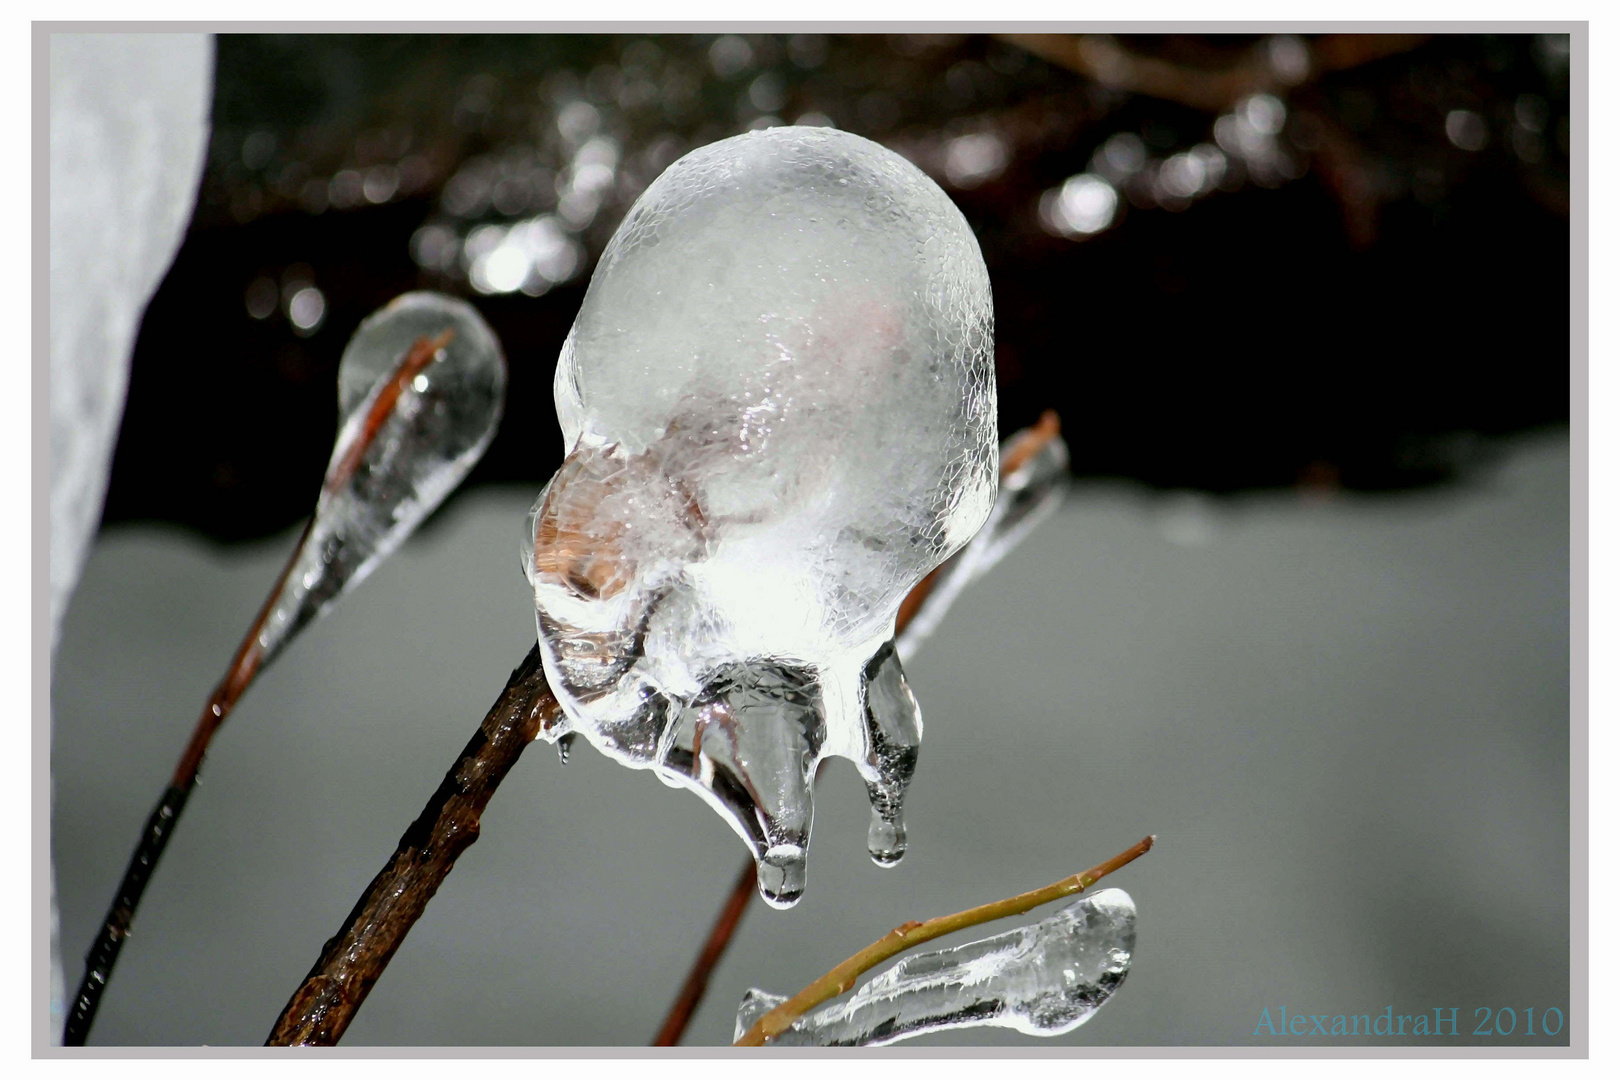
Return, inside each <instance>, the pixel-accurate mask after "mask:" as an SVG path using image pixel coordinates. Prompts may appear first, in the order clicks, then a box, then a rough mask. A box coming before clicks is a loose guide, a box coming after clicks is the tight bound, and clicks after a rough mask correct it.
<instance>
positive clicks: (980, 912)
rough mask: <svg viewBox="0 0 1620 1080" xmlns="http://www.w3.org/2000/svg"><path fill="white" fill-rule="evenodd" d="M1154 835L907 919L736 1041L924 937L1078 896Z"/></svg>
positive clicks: (786, 1019)
mask: <svg viewBox="0 0 1620 1080" xmlns="http://www.w3.org/2000/svg"><path fill="white" fill-rule="evenodd" d="M1153 839H1154V838H1153V837H1151V836H1147V837H1143V838H1142V840H1141V841H1140V842H1138V843H1137V844H1135V845H1133V846H1132V847H1130V848H1128V849H1126V850H1125V851H1122V852H1120V853H1119V854H1118V855H1115V856H1114V857H1113V858H1112V859H1109V860H1108V861H1106V862H1101V863H1098V864H1097V865H1096V866H1093V867H1092V868H1091V869H1090V870H1087V871H1085V872H1083V873H1079V874H1075V875H1073V876H1072V877H1066V878H1064V879H1063V880H1062V881H1056V882H1053V883H1052V884H1051V885H1048V886H1046V887H1045V888H1042V889H1034V890H1032V891H1030V892H1026V893H1020V894H1019V895H1018V896H1010V897H1008V898H1007V899H1005V900H996V901H994V902H993V903H989V904H981V905H979V906H978V907H975V908H969V909H968V910H966V911H959V912H957V913H956V914H954V915H942V916H940V917H938V918H934V919H929V920H928V921H927V922H908V923H902V924H900V925H899V926H897V927H895V928H894V929H893V930H891V931H889V932H888V933H887V934H885V935H883V936H882V937H881V938H879V939H878V940H876V941H874V942H873V943H872V944H870V945H868V946H867V947H866V948H864V949H862V950H861V951H860V952H858V953H856V954H855V955H854V956H851V957H850V958H849V959H848V960H845V961H844V962H843V963H841V964H839V965H838V966H837V967H835V968H833V969H832V970H831V971H829V972H827V974H825V975H823V976H822V977H821V978H819V979H817V980H816V981H815V982H813V983H811V984H810V985H809V986H806V987H805V988H804V989H803V990H800V991H799V992H798V993H797V994H795V995H793V996H792V997H791V998H789V999H788V1000H787V1001H785V1002H783V1003H782V1004H780V1005H778V1006H777V1007H776V1008H774V1009H772V1010H771V1011H770V1012H768V1013H766V1014H765V1015H764V1016H762V1017H760V1018H759V1020H758V1021H757V1022H756V1023H755V1024H754V1026H753V1027H751V1028H749V1029H748V1030H747V1031H746V1032H744V1033H743V1036H742V1038H740V1039H738V1040H737V1041H736V1043H735V1044H734V1045H736V1046H764V1045H765V1044H766V1043H767V1042H768V1041H770V1040H771V1039H772V1038H774V1037H775V1036H777V1035H779V1034H781V1033H782V1032H784V1031H786V1030H787V1029H788V1028H789V1027H791V1026H792V1025H793V1022H794V1021H795V1020H797V1019H798V1018H799V1017H801V1016H803V1015H804V1014H805V1013H806V1012H809V1011H810V1010H811V1009H813V1008H815V1007H816V1006H817V1005H820V1004H821V1003H822V1002H824V1001H830V1000H831V999H833V998H835V997H837V996H838V995H839V994H842V993H844V992H846V991H848V990H849V989H850V988H851V987H853V986H854V985H855V981H856V980H857V979H859V978H860V977H861V976H862V975H863V974H865V973H866V972H868V971H870V970H872V969H873V968H874V967H876V966H877V965H879V964H881V963H883V962H884V961H885V960H888V959H889V958H890V957H892V956H896V955H898V954H900V953H902V952H905V951H906V950H907V949H909V948H912V947H913V946H915V945H921V944H922V943H923V942H925V941H932V940H934V939H935V938H938V937H944V936H945V935H946V934H952V933H955V932H956V931H958V930H965V929H967V928H968V927H970V926H978V925H979V924H980V923H986V922H990V921H991V920H993V919H1004V918H1006V917H1007V916H1009V915H1022V914H1023V913H1024V912H1026V911H1030V910H1032V909H1034V908H1037V907H1040V906H1041V905H1042V904H1049V903H1051V902H1052V901H1053V900H1061V899H1062V898H1063V897H1065V896H1073V895H1074V894H1075V893H1078V892H1082V891H1084V890H1086V889H1088V888H1090V887H1091V886H1092V885H1094V884H1096V883H1097V882H1098V881H1100V880H1102V879H1103V878H1104V877H1106V876H1107V875H1109V874H1111V873H1113V872H1114V871H1115V870H1118V869H1119V868H1120V867H1122V866H1124V865H1125V864H1126V863H1129V862H1131V861H1133V860H1135V859H1136V858H1138V857H1139V856H1142V855H1145V854H1146V853H1147V852H1148V850H1149V849H1150V848H1152V847H1153Z"/></svg>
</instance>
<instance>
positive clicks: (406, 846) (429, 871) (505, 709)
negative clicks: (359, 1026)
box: [265, 645, 562, 1046]
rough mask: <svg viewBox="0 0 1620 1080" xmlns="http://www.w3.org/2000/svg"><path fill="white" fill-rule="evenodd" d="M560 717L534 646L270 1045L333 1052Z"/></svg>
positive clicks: (296, 994) (289, 1010) (298, 995)
mask: <svg viewBox="0 0 1620 1080" xmlns="http://www.w3.org/2000/svg"><path fill="white" fill-rule="evenodd" d="M561 713H562V710H561V708H560V707H559V706H558V704H557V699H556V697H554V696H553V695H552V693H551V689H550V688H549V687H548V686H547V685H546V677H545V672H544V671H543V670H542V669H541V666H540V648H539V646H538V645H536V646H534V647H532V648H531V649H530V650H529V655H528V656H526V657H525V658H524V660H523V663H521V664H519V665H518V667H517V670H515V671H513V672H512V677H511V678H510V679H508V680H507V683H506V689H505V690H503V691H502V692H501V696H500V698H499V699H498V700H497V701H496V702H495V704H494V706H493V707H491V709H490V710H489V714H488V715H487V716H485V717H484V722H483V723H482V724H481V725H479V728H478V731H477V733H476V734H475V735H473V737H472V739H471V740H470V741H469V742H468V743H467V745H466V747H465V748H464V749H463V750H462V751H461V756H460V757H458V758H457V759H456V762H455V764H454V765H452V766H451V767H450V771H449V772H447V773H446V774H445V777H444V780H443V781H442V782H441V783H440V784H439V788H438V790H437V791H435V792H434V793H433V797H432V798H431V799H429V800H428V804H427V806H426V807H424V808H423V810H422V813H421V814H420V815H419V816H418V817H417V819H416V821H415V822H413V823H412V824H411V827H410V828H409V829H406V830H405V835H403V836H401V837H400V839H399V846H398V847H397V848H396V849H395V850H394V855H393V858H391V859H389V860H388V864H387V865H386V866H384V867H383V869H382V872H381V873H379V874H378V875H377V876H376V877H375V878H373V879H372V880H371V884H370V885H369V886H367V887H366V891H365V893H364V894H363V895H362V896H361V897H360V900H359V902H358V903H356V904H355V905H354V910H353V911H351V912H350V913H349V917H348V918H347V919H346V920H344V923H343V926H342V927H341V928H340V929H339V930H338V932H337V933H336V934H334V935H333V936H332V938H331V940H329V941H328V942H327V943H326V947H325V948H324V949H323V950H322V951H321V955H320V959H318V960H316V961H315V966H314V967H312V968H311V969H310V971H309V974H308V975H307V976H305V977H304V981H303V984H302V985H300V986H299V987H298V989H297V990H296V991H295V992H294V993H293V996H292V998H291V1000H289V1001H288V1002H287V1005H286V1008H284V1009H283V1010H282V1013H281V1016H280V1018H278V1019H277V1021H276V1025H275V1028H274V1030H272V1031H271V1032H270V1038H269V1039H268V1040H266V1042H265V1045H266V1046H334V1045H336V1044H337V1041H338V1040H339V1039H341V1038H342V1037H343V1032H344V1031H345V1030H347V1028H348V1026H349V1022H350V1021H351V1020H353V1019H354V1015H355V1013H356V1012H358V1011H359V1009H360V1006H361V1004H362V1003H363V1002H364V1001H365V1000H366V995H367V994H369V993H371V988H372V986H374V985H375V984H376V982H377V980H378V979H379V978H381V977H382V973H383V970H384V969H385V968H387V966H388V962H389V961H390V960H392V959H393V957H394V953H396V952H397V951H399V947H400V945H401V944H402V943H403V942H404V940H405V935H406V934H408V933H410V929H411V927H412V926H414V925H416V920H417V919H419V918H421V917H422V912H423V911H424V910H426V908H427V905H428V901H429V900H432V899H433V895H434V893H436V892H438V890H439V886H440V885H441V884H443V882H444V879H445V878H446V877H447V876H449V874H450V871H451V870H452V869H453V868H454V867H455V864H456V859H457V858H458V857H459V856H460V855H461V853H462V852H464V851H466V850H467V848H468V847H470V846H471V845H472V844H473V842H474V841H476V840H477V839H478V831H479V819H480V818H481V817H482V816H483V813H484V808H485V807H486V806H488V805H489V800H490V797H491V796H493V795H494V794H495V789H496V788H497V787H499V786H500V783H501V781H502V780H504V779H506V774H507V773H508V772H510V771H511V769H512V766H513V765H515V764H517V760H518V758H519V757H520V756H521V755H522V753H523V751H524V750H525V749H526V748H527V747H528V745H529V744H530V743H532V742H533V741H534V739H535V737H536V736H537V735H539V733H540V731H541V729H542V728H543V727H547V726H549V725H550V724H551V723H553V722H554V721H555V720H556V719H557V718H558V717H559V716H560V715H561Z"/></svg>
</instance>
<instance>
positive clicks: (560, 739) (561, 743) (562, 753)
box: [557, 731, 579, 765]
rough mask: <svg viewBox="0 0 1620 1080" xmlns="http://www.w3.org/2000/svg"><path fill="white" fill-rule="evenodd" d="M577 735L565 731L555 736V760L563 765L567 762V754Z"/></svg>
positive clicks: (570, 750)
mask: <svg viewBox="0 0 1620 1080" xmlns="http://www.w3.org/2000/svg"><path fill="white" fill-rule="evenodd" d="M577 738H579V735H578V734H576V733H575V732H572V731H565V732H563V733H562V734H561V735H559V736H557V760H558V761H560V762H562V763H563V764H564V765H566V764H568V755H569V753H570V752H572V751H573V749H574V740H575V739H577Z"/></svg>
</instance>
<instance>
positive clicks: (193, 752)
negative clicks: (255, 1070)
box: [62, 327, 455, 1046]
mask: <svg viewBox="0 0 1620 1080" xmlns="http://www.w3.org/2000/svg"><path fill="white" fill-rule="evenodd" d="M454 337H455V329H454V328H453V327H452V328H449V329H446V330H444V331H443V332H442V333H439V334H437V335H435V336H432V337H429V336H427V335H423V336H422V337H420V338H418V339H417V340H416V341H415V342H414V343H413V344H412V345H411V347H410V348H409V349H407V350H406V351H405V355H404V357H403V358H402V359H401V360H400V361H399V363H398V365H397V366H396V367H395V369H394V370H393V372H392V373H391V374H390V375H389V377H388V380H387V382H385V383H384V384H383V385H382V386H381V387H379V388H378V391H377V393H376V394H375V395H374V396H373V397H372V399H371V406H370V408H369V409H368V410H367V412H366V415H365V417H364V418H363V420H362V422H361V424H360V426H359V428H358V429H357V432H356V435H355V437H354V438H353V440H352V441H351V442H350V443H349V444H348V447H347V449H346V450H345V452H344V453H343V455H342V456H341V457H340V458H338V459H337V460H336V461H335V462H334V463H333V464H332V465H331V466H330V467H329V468H328V470H327V473H326V478H325V480H324V482H323V485H322V495H323V498H331V497H333V496H335V495H337V493H338V492H339V491H341V490H342V489H343V488H344V487H345V486H346V485H348V484H349V483H350V481H352V480H353V479H354V476H355V472H356V470H357V469H359V467H360V464H361V462H363V461H364V460H365V459H366V455H367V454H368V453H370V452H371V451H372V449H373V448H374V447H375V446H376V445H377V441H378V436H379V435H380V434H381V433H382V431H383V429H384V427H385V426H386V425H387V424H388V422H389V420H390V419H391V418H392V417H393V416H394V414H395V412H396V410H397V409H398V407H399V403H400V398H401V396H402V395H403V394H404V393H405V392H406V390H407V389H408V388H409V387H410V386H411V384H412V382H413V380H415V379H416V378H417V377H418V376H420V375H421V374H422V373H423V372H424V371H425V370H426V369H427V368H428V366H429V365H430V364H432V363H433V361H434V359H435V358H436V357H438V356H439V355H440V353H441V351H442V350H444V349H445V348H446V347H447V346H449V344H450V342H451V341H452V340H453V339H454ZM318 512H319V511H318V510H317V514H315V515H311V517H310V521H309V524H308V525H307V526H305V528H304V532H303V535H302V536H301V537H300V538H299V540H298V543H297V544H296V545H295V546H294V547H293V552H292V555H291V556H290V557H289V558H288V560H287V565H286V566H285V567H283V568H282V571H281V574H280V575H279V576H278V577H277V578H276V581H275V584H274V585H272V586H271V588H270V593H269V595H268V596H266V597H265V601H264V605H263V606H262V607H261V608H260V609H259V613H258V615H257V616H255V617H254V619H253V623H252V625H250V626H249V627H248V630H247V633H246V634H244V635H243V637H242V642H241V644H240V645H238V646H237V648H236V652H235V654H234V655H233V656H232V657H231V662H230V666H229V667H227V668H226V670H225V675H224V677H223V678H222V679H220V681H219V684H218V685H217V686H215V687H214V691H213V693H212V694H210V695H209V698H208V703H207V704H206V705H204V706H203V710H202V715H201V716H199V717H198V718H197V723H196V726H195V727H194V728H193V729H192V732H191V738H190V740H189V741H188V742H187V744H186V748H185V750H184V752H183V753H181V755H180V760H179V762H178V763H177V764H176V765H175V768H174V774H173V775H172V776H171V777H170V778H169V784H168V786H167V787H166V788H164V790H163V794H162V795H161V796H160V797H159V798H158V802H157V805H156V806H155V807H154V808H153V810H152V813H151V815H150V816H149V817H148V818H147V821H146V824H145V826H144V827H143V828H142V830H141V836H140V839H139V840H138V841H137V842H136V845H135V851H134V853H133V854H132V855H131V856H130V860H129V865H128V866H127V867H126V868H125V870H124V876H123V879H122V880H121V881H119V883H118V890H117V892H116V893H115V894H114V895H113V901H112V905H111V906H110V907H109V908H108V910H107V916H106V918H105V919H103V920H102V925H101V930H100V931H99V932H98V933H97V935H96V940H95V941H94V942H93V943H92V944H91V946H90V951H89V952H88V953H87V954H86V955H85V967H84V976H83V978H82V979H81V980H80V982H79V990H78V993H77V994H76V995H75V996H74V999H73V1004H72V1006H71V1008H69V1010H68V1016H67V1021H66V1023H65V1025H64V1027H63V1032H62V1043H63V1045H64V1046H83V1045H84V1041H85V1039H86V1037H88V1035H89V1033H90V1026H91V1024H92V1023H93V1022H94V1021H95V1017H96V1011H97V1009H98V1008H99V1007H100V1005H101V997H102V994H103V993H105V991H106V989H107V982H108V980H109V979H110V978H111V977H112V970H113V965H114V964H116V963H117V961H118V954H119V952H120V951H121V950H122V949H123V945H124V940H125V939H126V938H127V937H128V936H129V932H130V927H131V925H132V924H133V923H134V920H135V912H136V910H137V909H138V908H139V906H140V902H141V897H142V895H143V894H144V893H145V892H146V886H147V884H148V882H150V880H151V877H152V874H153V873H154V872H155V871H156V869H157V863H158V860H159V859H160V858H161V857H162V855H163V852H164V850H165V849H166V848H167V847H168V844H169V840H170V838H171V837H172V836H173V835H174V830H175V827H176V826H177V825H178V824H179V821H180V814H181V812H182V811H183V810H184V809H185V806H186V802H187V800H188V799H189V798H190V797H191V792H192V790H193V789H194V788H195V787H196V786H197V776H198V773H199V772H201V770H202V763H203V759H204V758H205V757H207V755H208V748H209V746H210V745H212V743H213V740H214V736H215V734H217V733H218V731H219V729H220V727H221V726H223V725H224V723H225V720H226V718H227V717H229V716H230V714H231V712H232V711H233V710H234V709H235V708H236V705H237V702H239V701H240V700H241V698H242V695H243V694H244V693H246V692H247V689H248V687H249V686H251V685H252V684H253V680H254V679H255V678H257V677H258V674H259V672H260V671H261V670H262V669H263V667H264V665H265V663H266V662H267V660H268V659H269V657H270V656H272V655H273V654H274V652H275V650H276V649H278V648H280V647H281V646H282V645H284V644H285V642H286V640H287V637H288V634H287V633H285V632H281V633H274V632H272V630H271V623H272V620H273V619H274V618H275V617H276V615H277V613H278V610H279V609H280V608H281V607H282V606H283V604H284V603H285V594H286V591H287V584H288V579H289V578H290V577H291V576H292V574H293V572H294V570H295V569H296V568H297V567H299V566H300V564H301V563H302V562H303V561H304V560H305V557H306V555H307V554H308V553H307V552H306V548H307V547H308V546H309V544H310V543H311V537H312V536H313V535H314V532H315V523H316V520H317V516H318ZM278 629H279V628H278Z"/></svg>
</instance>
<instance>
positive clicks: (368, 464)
mask: <svg viewBox="0 0 1620 1080" xmlns="http://www.w3.org/2000/svg"><path fill="white" fill-rule="evenodd" d="M505 393H506V361H505V359H504V357H503V356H502V354H501V347H500V342H499V341H497V340H496V338H495V334H494V333H493V332H492V331H491V330H490V328H489V326H488V325H487V324H485V322H484V320H483V319H482V318H481V317H480V316H479V314H478V313H477V312H476V311H474V310H473V309H472V307H471V306H469V305H468V304H466V303H464V302H462V301H460V300H456V299H453V298H451V297H448V296H442V295H439V294H437V293H427V292H417V293H406V294H405V295H403V296H401V297H399V298H398V299H396V300H394V301H393V302H392V303H390V304H389V305H388V306H387V307H385V308H383V309H382V310H380V311H378V312H377V313H375V314H374V315H372V316H371V317H369V318H368V319H366V320H365V321H364V322H362V323H361V324H360V328H359V329H358V330H356V331H355V333H354V337H353V338H351V339H350V341H349V345H348V347H347V348H346V349H345V350H344V352H343V359H342V361H341V362H340V363H339V365H338V416H339V421H338V437H337V444H336V445H335V446H334V447H333V448H332V458H331V462H330V463H329V464H328V465H327V468H326V478H325V480H324V481H323V482H322V484H321V494H320V498H319V500H318V501H317V502H316V504H315V516H314V518H313V519H312V520H311V522H310V526H309V532H308V534H307V535H306V536H305V537H304V540H303V543H302V544H301V545H300V547H299V550H298V553H297V555H296V556H295V557H294V560H293V562H292V564H291V566H290V567H289V568H288V572H287V575H286V577H285V578H284V579H283V580H282V581H281V583H280V585H279V587H278V589H277V591H276V594H275V596H274V597H273V598H272V600H271V601H270V613H269V616H268V618H266V619H265V620H264V624H263V627H262V629H261V631H260V634H259V639H258V647H259V649H260V652H261V656H262V660H261V663H266V664H267V663H269V662H270V660H271V659H272V658H273V657H274V656H275V655H276V654H277V653H278V652H280V650H281V649H282V648H283V647H284V646H285V645H286V644H287V642H288V641H289V640H290V639H291V638H292V636H293V635H294V634H295V633H297V632H298V630H299V629H301V628H302V627H304V626H305V625H307V624H308V623H310V622H311V621H313V620H314V619H315V618H316V617H317V616H319V615H320V614H321V613H322V612H324V611H325V610H326V609H327V607H328V606H330V605H331V604H332V602H333V601H334V600H336V599H337V598H338V597H339V596H341V595H342V594H343V593H345V592H347V591H348V590H349V589H352V588H353V587H354V586H355V585H358V584H359V583H360V582H361V581H363V580H365V578H366V575H367V574H369V573H371V571H372V570H373V569H375V568H376V566H377V564H378V563H380V562H382V560H383V559H385V558H387V557H388V556H389V555H390V554H392V553H393V551H394V550H395V549H396V548H398V547H399V545H400V544H402V543H403V542H404V541H405V538H406V537H408V536H410V534H411V533H412V532H413V531H414V530H415V529H416V527H417V526H418V525H419V524H421V522H422V519H423V518H425V517H427V515H428V514H430V513H432V512H433V510H434V509H435V508H436V507H437V506H438V505H439V504H440V503H441V502H443V501H444V498H445V496H446V495H448V494H450V492H451V491H453V490H455V487H456V485H457V484H459V483H461V481H462V478H463V477H465V476H466V475H467V472H468V471H469V470H470V469H471V468H472V467H473V465H474V464H476V463H477V461H478V459H479V458H480V457H481V456H482V455H483V453H484V450H485V448H486V447H488V446H489V441H490V439H492V438H493V437H494V435H495V428H496V425H497V424H498V423H499V422H500V417H501V408H502V404H503V402H504V400H505Z"/></svg>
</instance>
